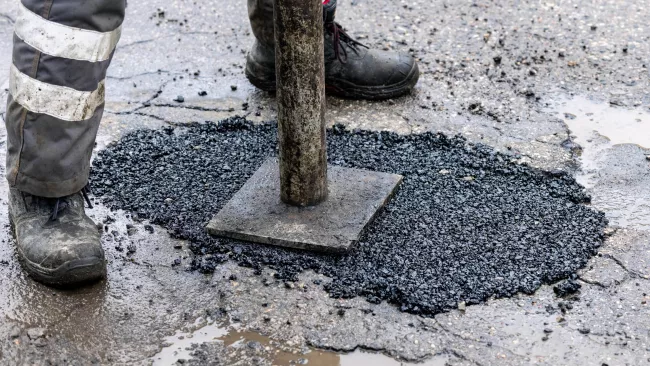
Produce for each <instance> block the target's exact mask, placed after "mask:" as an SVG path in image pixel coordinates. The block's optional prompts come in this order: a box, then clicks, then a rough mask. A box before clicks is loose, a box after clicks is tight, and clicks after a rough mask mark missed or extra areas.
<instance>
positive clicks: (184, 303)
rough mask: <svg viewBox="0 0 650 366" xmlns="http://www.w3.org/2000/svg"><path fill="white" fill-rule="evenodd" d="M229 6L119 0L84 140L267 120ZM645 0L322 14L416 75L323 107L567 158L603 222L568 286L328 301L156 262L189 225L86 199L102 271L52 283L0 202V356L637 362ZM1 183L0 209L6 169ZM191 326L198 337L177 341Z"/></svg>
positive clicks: (648, 253) (649, 222)
mask: <svg viewBox="0 0 650 366" xmlns="http://www.w3.org/2000/svg"><path fill="white" fill-rule="evenodd" d="M158 9H164V11H165V16H164V17H161V16H160V15H159V11H158ZM246 14H247V13H246V6H245V2H244V1H243V0H238V1H234V2H225V1H204V2H192V1H167V2H163V1H160V0H156V1H148V0H143V1H138V2H129V7H128V9H127V20H126V22H125V25H124V32H123V38H122V40H121V43H120V45H119V47H118V50H117V52H116V55H115V58H114V61H113V65H112V66H111V68H110V69H109V76H108V79H107V83H106V84H107V103H106V110H107V112H106V114H105V117H104V120H103V123H102V127H101V131H100V135H99V137H98V144H97V150H101V149H103V148H104V147H105V146H106V145H107V144H109V143H111V142H112V141H115V140H116V139H118V138H119V137H120V136H122V135H123V134H124V133H126V132H128V131H132V130H135V129H141V128H160V127H164V126H169V125H183V124H187V123H190V122H205V121H218V120H221V119H224V118H227V117H232V116H235V115H239V116H244V117H246V118H247V119H249V120H252V121H255V122H264V121H271V120H274V119H275V110H276V107H275V102H274V99H273V96H272V95H269V94H267V93H262V92H259V91H256V90H255V89H254V88H253V87H252V86H251V85H250V84H249V83H248V82H247V81H246V79H245V77H244V74H243V67H244V62H245V61H244V55H245V52H246V50H247V49H248V47H249V46H250V44H251V43H252V35H251V33H250V30H249V25H248V21H247V15H246ZM649 16H650V2H648V1H647V0H642V1H635V2H632V1H620V0H598V1H597V0H591V1H573V2H568V1H567V2H564V1H556V2H552V1H548V2H533V1H517V0H501V1H480V0H478V1H459V2H452V1H434V2H429V1H388V0H375V1H372V2H371V1H368V0H345V1H340V5H339V10H338V12H337V17H338V18H339V20H340V22H341V23H342V24H343V25H344V26H345V27H346V28H347V29H348V30H349V31H350V33H351V34H352V35H354V36H355V37H357V38H358V39H359V40H360V41H362V42H364V43H366V44H368V45H370V46H373V47H379V48H385V49H407V50H410V51H411V52H412V53H413V54H414V55H416V57H418V58H419V60H420V63H421V70H422V71H423V75H422V78H421V81H420V83H419V85H418V87H417V88H416V90H415V91H414V93H412V94H411V95H410V96H407V97H404V98H400V99H397V100H394V101H388V102H364V101H345V100H341V99H336V98H328V114H327V119H328V123H329V124H330V125H333V124H336V123H342V124H345V125H346V126H348V127H349V128H362V129H367V130H390V131H394V132H397V133H401V134H410V133H421V132H427V131H434V132H436V131H439V132H443V133H445V134H447V135H455V134H460V135H462V136H464V137H465V138H467V139H468V140H469V141H472V142H481V143H484V144H487V145H489V146H492V147H494V148H495V149H497V150H501V151H505V152H508V153H510V154H513V156H514V157H515V158H516V159H517V161H519V162H525V163H528V164H530V165H532V166H535V167H539V168H542V169H545V170H556V169H560V170H564V171H567V172H569V173H571V174H573V175H575V176H576V178H577V179H578V181H579V182H580V183H582V184H584V185H585V187H587V190H588V192H589V193H590V194H591V195H592V197H593V199H592V206H593V207H594V208H596V209H599V210H602V211H603V212H605V214H606V215H607V217H608V219H609V221H610V226H609V227H608V228H607V229H606V231H607V239H606V242H605V244H604V245H603V246H602V247H601V248H600V249H599V254H598V255H597V256H596V257H594V258H592V259H591V260H590V262H589V263H588V264H587V266H586V267H585V268H583V269H582V270H580V271H579V273H578V278H577V283H579V284H580V285H581V288H580V289H579V291H578V292H577V293H574V294H569V295H567V296H566V297H564V298H561V297H558V296H557V295H556V294H555V293H554V291H553V286H542V288H540V289H539V290H538V291H536V292H535V293H534V294H533V295H524V294H518V295H515V296H514V297H512V298H507V299H490V300H488V301H487V302H486V303H483V304H479V305H472V306H467V307H466V308H461V309H458V310H452V311H450V312H446V313H441V314H438V315H436V316H435V317H433V318H424V317H419V316H415V315H412V314H407V313H403V312H400V311H399V309H397V308H395V307H394V306H392V305H389V304H386V303H381V304H371V303H369V302H367V301H366V300H365V299H363V298H353V299H346V300H338V299H333V298H331V297H329V295H328V294H327V293H325V292H324V291H323V290H322V289H321V288H320V287H319V286H313V285H312V284H313V281H314V280H321V281H324V280H326V278H324V277H322V276H321V275H318V274H314V273H311V272H309V273H306V274H303V275H301V276H300V278H299V280H298V281H297V282H296V283H295V286H293V287H287V286H285V285H284V284H283V283H276V282H275V281H274V280H273V272H272V271H271V270H265V271H264V272H263V273H262V276H256V275H254V274H253V270H251V269H247V268H242V267H239V266H237V265H236V263H232V262H228V263H225V264H224V265H221V266H219V267H217V270H216V272H215V273H214V274H212V275H203V274H200V273H197V272H186V271H184V270H183V268H182V266H177V267H172V266H171V265H170V263H172V261H173V259H175V258H178V257H179V255H181V256H185V257H186V258H185V260H191V252H190V251H189V250H188V245H189V243H187V242H184V241H179V240H175V239H172V238H170V237H169V236H168V235H167V233H166V232H165V230H164V229H163V228H161V227H158V226H155V225H149V223H147V222H135V221H134V220H133V219H132V218H131V216H130V214H129V213H126V212H121V211H117V212H110V211H109V210H108V209H106V208H104V207H102V206H101V205H98V207H97V208H96V209H94V210H91V211H90V214H91V215H92V217H93V218H94V219H95V220H96V221H97V222H101V223H103V224H104V225H105V227H106V232H105V235H104V236H103V241H104V247H105V249H106V250H107V256H108V258H109V263H108V268H109V274H108V279H107V281H105V282H102V283H99V284H96V285H94V286H91V287H86V288H83V289H80V290H76V291H59V290H53V289H49V288H47V287H44V286H42V285H40V284H37V283H35V282H33V281H32V280H30V279H29V278H27V277H25V275H24V274H23V273H22V272H21V271H20V268H19V266H18V263H17V262H16V259H15V255H14V251H13V247H12V239H11V237H10V235H9V229H8V223H7V217H6V215H2V216H0V225H2V227H3V228H4V229H3V232H1V233H0V363H2V364H7V365H22V364H30V365H31V364H36V365H41V364H43V365H46V364H57V365H64V364H79V365H85V364H93V363H94V364H143V365H148V364H167V365H168V364H173V363H174V362H176V361H177V359H179V358H183V359H188V362H190V363H194V364H233V363H237V362H239V364H245V365H248V364H260V365H266V364H290V363H291V362H293V363H298V362H303V363H304V360H308V361H309V364H310V365H314V364H315V365H319V364H320V365H337V364H341V365H346V364H348V365H349V364H355V365H363V364H370V363H372V364H378V365H383V364H386V365H392V364H399V362H414V361H425V362H426V363H427V364H430V365H523V364H535V365H643V364H649V363H650V333H649V331H648V329H650V310H649V305H648V301H650V265H649V261H650V193H648V189H647V187H648V186H650V174H649V168H650V160H649V158H648V156H650V150H648V148H650V138H648V136H650V88H649V86H650V85H649V84H650V77H649V75H648V67H649V66H650V42H648V40H649V38H650V31H649V30H648V25H647V19H648V17H649ZM14 19H16V4H15V3H14V2H13V1H10V0H0V50H2V52H0V70H5V71H1V72H0V99H3V98H6V93H7V91H6V89H7V87H8V69H9V64H10V57H11V56H10V54H11V52H10V50H11V34H12V27H13V22H14ZM232 86H235V87H236V88H233V87H232ZM202 91H205V92H206V93H207V95H206V96H199V92H202ZM179 95H182V96H183V97H184V100H185V102H184V103H182V104H180V103H177V102H175V101H174V99H177V96H179ZM4 108H5V106H4V104H0V116H2V117H4ZM612 126H614V128H612ZM0 133H1V134H2V140H3V141H4V138H5V132H4V131H2V132H0ZM3 153H4V152H3ZM0 160H1V159H0ZM0 189H1V190H2V193H1V194H0V202H2V206H3V207H6V198H5V196H6V195H5V194H4V193H5V192H6V190H7V187H6V183H4V182H3V183H1V185H0ZM117 248H122V249H121V250H119V249H117ZM339 310H343V311H342V312H340V311H339ZM340 313H343V314H344V315H343V316H341V315H339V314H340ZM217 330H223V332H225V333H227V332H230V334H231V338H228V339H226V338H223V337H226V336H224V335H223V334H222V333H220V332H219V331H217ZM202 332H203V333H204V334H208V336H206V337H204V336H202V334H203V333H202ZM232 337H234V338H232ZM181 338H182V339H181ZM212 338H218V339H220V340H219V341H214V340H213V339H212ZM188 339H196V340H198V341H197V342H196V343H201V344H200V345H196V346H193V347H192V349H191V350H184V349H182V348H181V349H178V347H185V346H181V345H182V344H186V343H183V341H187V340H188ZM189 344H191V342H189ZM370 351H372V352H376V353H380V354H381V355H377V354H373V353H368V352H370ZM175 353H176V354H175ZM279 355H281V357H280V356H279ZM382 355H383V356H382ZM190 358H191V360H189V359H190Z"/></svg>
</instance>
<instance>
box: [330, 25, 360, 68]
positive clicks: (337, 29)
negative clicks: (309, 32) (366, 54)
mask: <svg viewBox="0 0 650 366" xmlns="http://www.w3.org/2000/svg"><path fill="white" fill-rule="evenodd" d="M325 29H326V30H327V31H328V32H329V33H331V34H332V45H333V46H334V55H335V56H336V59H337V60H339V61H340V62H341V63H342V64H345V63H347V61H348V51H347V49H346V47H345V46H344V45H342V44H341V42H344V43H345V44H347V45H348V46H349V47H350V48H351V49H352V50H353V51H354V52H355V53H356V54H359V47H364V48H369V47H368V46H366V45H364V44H363V43H361V42H359V41H357V40H355V39H353V38H352V37H350V35H348V34H347V33H346V32H345V29H343V27H342V26H341V25H340V24H339V23H337V22H325Z"/></svg>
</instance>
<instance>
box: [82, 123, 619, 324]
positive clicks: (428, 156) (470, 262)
mask: <svg viewBox="0 0 650 366" xmlns="http://www.w3.org/2000/svg"><path fill="white" fill-rule="evenodd" d="M276 133H277V129H276V126H275V125H274V124H266V125H252V124H250V123H248V122H246V121H245V120H244V119H241V118H233V119H229V120H225V121H222V122H220V123H219V124H214V123H206V124H197V125H192V126H188V127H183V128H177V129H172V128H166V129H163V130H139V131H135V132H133V133H130V134H128V135H126V136H125V137H124V138H122V139H121V140H119V141H118V142H116V143H114V144H112V145H110V146H109V147H108V148H107V149H105V150H103V151H101V152H100V153H99V155H98V157H97V159H96V160H95V162H94V168H93V172H92V185H93V188H94V191H95V193H96V194H97V195H98V196H102V197H103V200H104V201H105V202H106V203H107V204H108V205H109V206H110V207H112V208H121V209H126V210H130V211H132V212H134V213H135V214H136V216H137V217H139V218H142V219H149V220H151V222H152V223H155V224H158V225H162V226H164V227H165V228H167V229H168V230H169V233H170V234H171V235H172V236H173V237H176V238H182V239H187V240H189V241H190V242H191V243H192V244H191V249H192V250H193V252H195V253H196V254H198V256H197V259H195V260H194V261H193V263H192V268H194V269H197V270H199V271H202V272H211V271H213V270H214V268H215V267H216V266H217V265H219V263H221V262H224V261H226V260H228V259H232V260H234V261H237V262H238V263H239V264H240V265H242V266H247V267H252V268H254V269H255V270H256V272H257V273H258V274H261V273H262V271H261V269H262V268H263V267H270V268H273V269H275V271H276V272H277V273H276V278H277V279H279V280H283V281H295V280H296V279H297V275H298V274H300V273H301V272H302V271H305V270H308V269H313V270H315V271H317V272H319V273H322V274H325V275H327V276H329V277H330V278H331V279H332V280H331V282H328V283H326V284H325V285H324V286H325V288H326V290H327V291H329V292H330V294H331V295H332V296H335V297H353V296H364V297H366V298H367V299H368V300H369V301H371V302H380V301H382V300H387V301H389V302H391V303H395V304H397V305H399V306H401V309H402V310H403V311H408V312H412V313H418V314H423V315H427V316H430V315H434V314H436V313H438V312H441V311H444V310H447V309H451V308H456V307H457V306H458V304H459V303H460V302H463V301H464V302H466V303H467V304H476V303H479V302H481V301H484V300H486V299H487V298H489V297H491V296H497V297H503V296H511V295H513V294H515V293H517V292H524V293H532V292H534V291H535V290H536V289H537V288H538V287H539V286H540V285H542V284H543V283H552V282H555V281H557V280H560V279H565V278H571V277H574V276H575V275H574V273H575V271H576V270H577V269H579V268H581V267H582V266H584V265H585V264H586V263H587V260H588V259H589V258H590V257H591V256H593V255H594V254H595V253H596V250H597V248H598V247H599V246H600V245H601V244H602V242H603V239H604V237H603V229H604V227H605V226H606V224H607V222H606V219H605V216H604V214H602V213H600V212H597V211H595V210H593V209H591V208H590V207H588V206H586V205H584V203H586V202H588V200H589V198H588V196H586V194H585V193H584V191H583V189H582V187H580V186H579V185H578V184H577V183H576V182H575V180H574V179H573V178H572V177H570V176H569V175H568V174H565V173H562V172H543V171H540V170H537V169H534V168H531V167H528V166H525V165H518V164H515V163H512V162H511V160H512V159H513V156H508V155H504V154H501V153H497V152H495V151H493V150H492V149H491V148H489V147H486V146H482V145H471V144H469V143H467V142H466V141H465V140H464V139H463V138H461V137H447V136H444V135H441V134H434V133H425V134H419V135H409V136H399V135H396V134H394V133H389V132H368V131H349V130H346V129H345V128H343V127H341V126H336V127H334V128H333V129H331V130H329V131H328V145H329V160H330V163H332V164H335V165H341V166H347V167H354V168H361V169H369V170H376V171H383V172H391V173H397V174H402V175H404V176H405V179H404V183H403V184H402V186H401V188H400V190H399V192H398V193H397V195H396V196H395V198H394V199H393V200H392V201H391V202H390V203H389V204H388V206H387V207H386V209H385V210H384V211H383V212H382V213H381V214H380V215H379V216H378V217H377V219H376V220H375V221H374V223H373V224H372V225H371V226H370V227H369V228H368V230H367V232H366V233H365V234H364V236H363V238H362V240H361V241H360V243H359V245H358V247H357V248H355V249H354V250H353V251H351V252H350V253H348V254H345V255H341V256H335V255H324V254H314V253H307V252H301V251H296V250H291V249H284V248H276V247H269V246H263V245H257V244H248V243H243V242H238V241H234V240H229V239H215V238H212V237H210V236H209V235H207V234H206V232H205V225H206V223H207V222H208V221H209V220H210V218H211V217H212V216H213V215H214V214H215V213H217V212H218V211H219V209H220V208H221V207H222V206H223V205H224V204H225V203H226V202H227V201H228V199H229V198H230V197H231V196H232V195H233V194H234V193H235V192H236V191H237V190H238V189H239V188H240V187H241V186H242V185H243V184H244V183H245V182H246V180H247V179H248V177H250V176H251V175H252V174H253V173H254V172H255V170H256V169H257V168H258V167H259V166H260V165H261V164H262V162H263V161H264V160H265V159H266V158H267V157H269V156H274V155H275V154H276ZM288 287H291V286H288Z"/></svg>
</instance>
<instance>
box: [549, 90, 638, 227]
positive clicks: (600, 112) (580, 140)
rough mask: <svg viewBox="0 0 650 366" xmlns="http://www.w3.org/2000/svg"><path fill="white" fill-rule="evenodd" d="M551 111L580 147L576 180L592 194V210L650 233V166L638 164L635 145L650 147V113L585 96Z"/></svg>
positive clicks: (564, 101)
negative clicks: (615, 105)
mask: <svg viewBox="0 0 650 366" xmlns="http://www.w3.org/2000/svg"><path fill="white" fill-rule="evenodd" d="M550 107H551V109H550V112H551V113H554V114H556V115H557V116H558V117H559V118H561V119H562V120H564V122H565V123H566V124H567V126H568V127H569V130H570V133H571V136H572V138H573V141H574V142H575V143H577V144H578V145H580V146H581V147H582V151H581V153H580V165H581V169H580V171H579V172H577V174H576V180H577V181H578V182H579V183H580V184H582V185H583V186H585V187H586V188H588V189H590V190H591V194H592V198H593V200H592V203H593V204H594V206H595V207H596V208H598V209H600V210H602V211H604V212H605V213H606V214H607V217H608V218H609V220H610V223H611V224H613V225H615V226H622V227H633V228H637V229H641V230H650V204H649V203H650V193H649V191H648V190H647V187H648V183H649V182H650V181H649V175H648V172H649V171H650V163H648V162H647V161H645V160H640V159H639V155H638V154H639V152H638V150H635V149H636V148H635V147H634V146H632V145H636V146H638V147H641V148H645V149H649V148H650V111H649V110H648V109H642V108H634V109H630V108H624V107H614V106H610V105H609V104H608V103H599V102H596V101H593V100H591V99H588V98H586V97H582V96H576V97H573V98H566V99H561V100H560V101H559V102H556V103H551V105H550ZM646 154H648V153H647V152H646ZM646 156H648V155H646ZM641 159H642V158H641ZM646 159H648V160H650V158H648V157H646Z"/></svg>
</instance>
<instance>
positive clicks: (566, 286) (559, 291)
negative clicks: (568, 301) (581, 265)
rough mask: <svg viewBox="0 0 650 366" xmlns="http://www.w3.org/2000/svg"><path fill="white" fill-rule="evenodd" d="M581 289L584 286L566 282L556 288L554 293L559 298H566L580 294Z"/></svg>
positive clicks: (570, 281)
mask: <svg viewBox="0 0 650 366" xmlns="http://www.w3.org/2000/svg"><path fill="white" fill-rule="evenodd" d="M581 287H582V285H580V284H579V283H578V282H576V281H574V280H566V281H564V282H561V283H559V284H558V285H556V286H554V287H553V292H555V294H556V295H557V296H566V295H570V294H574V293H576V292H578V290H580V288H581ZM569 309H570V308H569Z"/></svg>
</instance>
